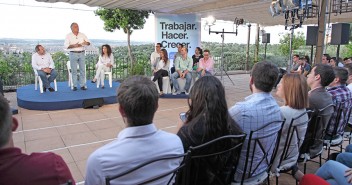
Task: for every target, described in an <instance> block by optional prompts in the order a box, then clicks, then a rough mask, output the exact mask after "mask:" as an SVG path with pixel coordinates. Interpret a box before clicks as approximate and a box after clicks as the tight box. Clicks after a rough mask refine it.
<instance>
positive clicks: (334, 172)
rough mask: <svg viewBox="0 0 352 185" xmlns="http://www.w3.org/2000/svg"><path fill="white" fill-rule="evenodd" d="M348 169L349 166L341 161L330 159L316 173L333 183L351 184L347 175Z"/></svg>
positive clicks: (339, 184) (340, 184)
mask: <svg viewBox="0 0 352 185" xmlns="http://www.w3.org/2000/svg"><path fill="white" fill-rule="evenodd" d="M347 169H348V167H347V166H345V165H343V164H341V163H339V162H336V161H332V160H329V161H328V162H326V163H325V164H324V165H323V166H321V167H320V168H319V169H318V171H317V172H316V173H315V175H318V176H319V177H321V178H323V179H324V180H326V181H327V182H328V183H330V184H331V185H349V183H348V182H347V178H346V177H345V171H346V170H347Z"/></svg>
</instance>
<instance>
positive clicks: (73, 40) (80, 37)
mask: <svg viewBox="0 0 352 185" xmlns="http://www.w3.org/2000/svg"><path fill="white" fill-rule="evenodd" d="M83 42H89V43H90V41H89V40H88V37H87V36H86V35H85V34H83V33H81V32H79V33H78V34H77V36H76V35H75V34H73V33H72V32H71V33H69V34H67V35H66V39H65V44H64V47H65V49H67V50H68V51H84V46H81V47H76V48H70V49H68V46H69V45H72V44H82V43H83Z"/></svg>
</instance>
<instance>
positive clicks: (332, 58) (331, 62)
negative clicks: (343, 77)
mask: <svg viewBox="0 0 352 185" xmlns="http://www.w3.org/2000/svg"><path fill="white" fill-rule="evenodd" d="M337 63H338V62H337V59H336V57H331V58H330V60H329V65H331V67H337Z"/></svg>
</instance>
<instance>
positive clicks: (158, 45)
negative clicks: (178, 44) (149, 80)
mask: <svg viewBox="0 0 352 185" xmlns="http://www.w3.org/2000/svg"><path fill="white" fill-rule="evenodd" d="M160 53H161V43H156V45H155V51H154V52H153V53H152V54H151V55H150V65H151V68H152V71H154V70H155V69H156V68H157V65H158V62H159V61H160Z"/></svg>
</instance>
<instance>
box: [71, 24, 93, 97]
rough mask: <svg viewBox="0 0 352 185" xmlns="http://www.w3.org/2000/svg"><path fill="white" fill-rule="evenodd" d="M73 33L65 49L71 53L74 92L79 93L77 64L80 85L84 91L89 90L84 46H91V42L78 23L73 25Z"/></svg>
mask: <svg viewBox="0 0 352 185" xmlns="http://www.w3.org/2000/svg"><path fill="white" fill-rule="evenodd" d="M71 31H72V33H69V34H67V36H66V39H65V48H66V49H67V50H68V51H70V55H69V58H70V65H71V70H72V82H73V91H77V86H78V83H77V63H78V65H79V83H80V86H81V89H82V90H87V83H86V81H87V80H86V67H85V62H84V60H85V55H84V46H89V45H90V42H89V40H88V38H87V36H86V35H85V34H83V33H81V32H79V27H78V24H77V23H75V22H74V23H72V24H71Z"/></svg>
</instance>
